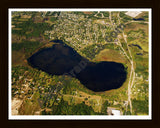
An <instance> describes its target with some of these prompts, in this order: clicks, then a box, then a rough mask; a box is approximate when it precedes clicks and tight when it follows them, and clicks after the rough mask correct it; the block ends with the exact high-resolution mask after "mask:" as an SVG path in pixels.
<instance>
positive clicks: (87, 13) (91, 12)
mask: <svg viewBox="0 0 160 128" xmlns="http://www.w3.org/2000/svg"><path fill="white" fill-rule="evenodd" d="M83 13H84V14H92V12H83Z"/></svg>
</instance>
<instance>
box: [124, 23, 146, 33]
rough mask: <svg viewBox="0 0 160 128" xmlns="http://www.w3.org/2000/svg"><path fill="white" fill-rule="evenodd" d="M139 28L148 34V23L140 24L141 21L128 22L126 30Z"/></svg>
mask: <svg viewBox="0 0 160 128" xmlns="http://www.w3.org/2000/svg"><path fill="white" fill-rule="evenodd" d="M139 29H143V30H144V32H145V33H147V34H148V24H147V23H146V24H140V23H130V24H127V25H126V27H125V29H124V31H125V32H129V31H131V30H134V31H137V30H139Z"/></svg>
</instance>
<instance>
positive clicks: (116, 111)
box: [112, 110, 120, 116]
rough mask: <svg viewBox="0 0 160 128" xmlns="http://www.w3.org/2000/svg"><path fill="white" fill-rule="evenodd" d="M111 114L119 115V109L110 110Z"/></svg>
mask: <svg viewBox="0 0 160 128" xmlns="http://www.w3.org/2000/svg"><path fill="white" fill-rule="evenodd" d="M112 114H113V115H114V116H120V111H119V110H112Z"/></svg>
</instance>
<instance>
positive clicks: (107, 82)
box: [28, 40, 127, 92]
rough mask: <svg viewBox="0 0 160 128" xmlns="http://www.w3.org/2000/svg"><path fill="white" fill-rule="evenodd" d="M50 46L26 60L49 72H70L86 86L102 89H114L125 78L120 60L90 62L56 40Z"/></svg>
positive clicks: (55, 73) (97, 90)
mask: <svg viewBox="0 0 160 128" xmlns="http://www.w3.org/2000/svg"><path fill="white" fill-rule="evenodd" d="M54 42H56V43H57V44H54V45H53V46H52V47H51V48H44V49H41V50H39V51H38V52H36V53H35V54H33V55H32V56H31V57H30V58H28V63H29V64H30V65H31V66H32V67H33V68H37V69H39V70H42V71H44V72H46V73H48V74H50V75H63V74H65V75H70V76H72V77H75V78H77V79H79V80H80V82H81V83H82V84H83V85H84V86H86V87H87V88H88V89H90V90H92V91H95V92H102V91H107V90H111V89H117V88H119V87H121V86H122V85H123V83H124V82H125V80H126V77H127V72H126V70H125V67H124V66H123V64H121V63H115V62H106V61H103V62H99V63H93V62H90V61H88V60H87V59H85V58H84V57H82V56H80V55H79V54H78V53H77V52H76V51H75V50H74V49H73V48H71V47H69V46H68V45H66V44H64V43H63V41H60V40H56V41H54Z"/></svg>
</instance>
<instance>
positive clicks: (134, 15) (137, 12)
mask: <svg viewBox="0 0 160 128" xmlns="http://www.w3.org/2000/svg"><path fill="white" fill-rule="evenodd" d="M140 13H142V12H141V11H128V12H126V13H125V14H126V15H128V16H130V17H133V18H134V17H136V16H138V15H139V14H140Z"/></svg>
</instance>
